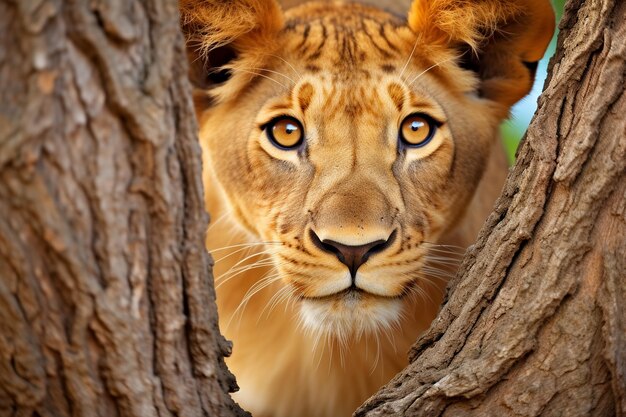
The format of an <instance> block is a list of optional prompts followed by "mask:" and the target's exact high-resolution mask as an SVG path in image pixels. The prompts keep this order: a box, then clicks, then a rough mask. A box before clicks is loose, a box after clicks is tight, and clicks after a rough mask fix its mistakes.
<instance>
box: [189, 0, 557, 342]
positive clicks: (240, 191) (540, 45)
mask: <svg viewBox="0 0 626 417" xmlns="http://www.w3.org/2000/svg"><path fill="white" fill-rule="evenodd" d="M181 6H182V10H183V22H184V25H185V28H186V33H187V35H188V38H189V39H188V45H189V51H190V57H191V62H192V63H193V64H192V80H193V81H194V83H195V85H196V87H197V89H196V94H195V100H196V104H197V109H198V116H199V120H200V137H201V141H202V145H203V149H204V152H205V156H206V162H207V166H206V167H205V168H206V170H207V174H206V178H207V185H206V186H207V188H208V189H209V190H210V191H209V192H210V193H214V192H215V190H214V188H218V189H219V191H220V192H221V193H222V195H223V196H224V198H225V201H226V202H227V204H226V207H227V208H226V209H225V210H224V211H225V212H227V213H229V214H228V215H230V216H232V217H233V218H234V219H235V220H236V223H237V224H238V225H239V226H241V228H243V229H245V230H246V231H247V232H248V233H249V235H250V236H252V237H253V239H259V240H262V241H266V242H278V243H279V244H274V245H268V251H269V252H270V255H271V257H272V259H273V262H274V264H275V267H276V268H277V270H278V272H279V276H278V277H279V278H280V282H281V283H282V285H284V286H286V287H288V288H289V289H290V291H291V293H292V295H293V296H294V297H295V298H296V299H297V300H298V303H299V308H300V312H301V317H302V321H303V323H304V324H305V327H308V328H310V329H314V330H322V331H326V332H339V333H346V332H357V333H360V332H368V331H370V330H376V329H378V328H380V327H385V326H389V325H390V324H392V323H393V322H394V321H396V320H397V319H398V317H399V316H400V314H401V310H402V303H403V299H404V297H405V296H406V295H407V294H408V293H410V291H411V289H412V288H413V287H415V286H418V285H419V282H420V277H422V276H423V275H424V272H423V264H424V259H425V256H426V255H427V253H428V251H429V248H430V247H431V246H432V244H433V243H436V242H437V241H438V239H439V238H440V236H441V235H442V234H443V233H446V232H448V231H450V229H451V228H453V227H454V225H455V223H456V222H457V221H458V220H459V219H460V218H461V217H462V216H463V214H464V211H465V208H466V207H467V205H468V204H469V201H470V199H471V198H472V196H473V193H474V191H475V189H476V186H477V184H478V182H479V180H480V178H481V176H482V174H483V171H484V167H485V164H486V160H487V157H488V155H489V152H490V149H491V147H492V145H493V143H494V141H495V140H496V138H497V137H498V134H497V132H498V127H499V124H500V122H501V121H502V119H503V118H505V117H506V116H507V115H508V112H509V108H510V106H511V105H512V104H513V103H515V102H516V101H517V100H519V99H520V98H521V97H522V96H524V95H525V94H526V93H527V92H528V91H529V89H530V88H531V85H532V81H533V77H534V68H535V67H536V63H537V61H538V60H539V59H540V58H541V56H542V55H543V52H544V50H545V47H546V45H547V42H548V41H549V39H550V37H551V35H552V30H553V15H552V11H551V9H550V6H549V3H548V2H547V1H543V0H532V1H526V2H518V1H513V0H510V1H477V2H466V1H460V0H430V1H429V0H415V1H414V2H413V4H412V7H411V9H410V11H409V13H408V18H402V17H398V16H395V15H392V14H389V13H386V12H384V11H381V10H379V9H376V8H372V7H367V6H362V5H357V4H350V3H341V2H330V3H328V2H320V3H312V4H306V5H303V6H300V7H296V8H293V9H290V10H288V11H286V12H284V13H283V11H282V10H281V9H280V7H279V5H278V4H277V3H276V2H275V1H261V0H258V1H254V0H236V1H230V2H198V1H194V0H183V1H181Z"/></svg>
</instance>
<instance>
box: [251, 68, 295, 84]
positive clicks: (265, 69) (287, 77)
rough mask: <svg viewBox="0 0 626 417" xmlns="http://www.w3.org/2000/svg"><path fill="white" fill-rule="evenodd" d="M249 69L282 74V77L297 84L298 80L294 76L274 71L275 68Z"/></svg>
mask: <svg viewBox="0 0 626 417" xmlns="http://www.w3.org/2000/svg"><path fill="white" fill-rule="evenodd" d="M249 69H250V70H253V71H267V72H269V73H272V74H277V75H280V76H281V77H285V78H286V79H288V80H289V81H291V82H292V83H294V84H296V82H295V81H294V80H293V78H291V77H289V76H287V75H285V74H283V73H282V72H280V71H274V70H271V69H268V68H249Z"/></svg>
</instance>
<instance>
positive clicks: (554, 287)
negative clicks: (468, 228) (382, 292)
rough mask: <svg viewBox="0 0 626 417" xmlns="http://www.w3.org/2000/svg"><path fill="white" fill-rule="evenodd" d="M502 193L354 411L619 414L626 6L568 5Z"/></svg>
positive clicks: (623, 403) (623, 401)
mask: <svg viewBox="0 0 626 417" xmlns="http://www.w3.org/2000/svg"><path fill="white" fill-rule="evenodd" d="M550 73H551V76H549V79H548V81H547V82H546V88H545V92H544V93H543V95H542V96H541V98H540V101H539V109H538V111H537V113H536V115H535V118H534V120H533V121H532V123H531V126H530V128H529V130H528V133H527V135H526V139H525V141H524V143H523V145H522V147H521V149H520V151H519V152H518V162H517V163H516V165H515V167H514V168H513V169H512V171H511V172H510V175H509V178H508V180H507V183H506V186H505V189H504V192H503V195H502V196H501V198H500V199H499V200H498V202H497V203H496V208H495V211H494V213H493V214H492V215H491V216H490V218H489V219H488V221H487V223H486V225H485V227H484V228H483V231H482V232H481V235H480V237H479V239H478V242H477V243H476V244H475V245H474V246H473V248H472V249H470V251H469V252H468V254H467V255H466V258H465V260H464V262H463V265H462V267H461V270H460V271H459V274H458V275H457V278H456V279H455V281H454V282H453V283H451V285H450V288H451V292H450V293H449V294H448V298H447V300H446V302H445V303H444V305H443V306H442V311H441V312H440V314H439V316H438V318H437V319H436V320H435V322H434V323H433V326H432V327H431V329H430V330H429V331H428V332H427V333H426V334H424V335H423V336H422V337H421V338H420V339H419V340H418V342H417V343H416V345H415V346H414V347H413V349H412V351H411V353H410V358H411V363H410V365H409V366H408V367H407V368H406V369H405V370H404V371H403V372H402V373H400V374H398V376H397V377H396V378H394V379H393V380H392V381H391V382H390V383H389V384H388V385H387V386H385V387H383V388H382V389H381V390H380V392H379V393H377V394H376V395H375V396H373V397H372V398H371V399H370V400H368V401H367V402H366V403H365V404H364V405H363V406H362V407H361V408H360V409H359V410H358V411H357V412H356V415H357V416H368V417H370V416H392V415H393V416H400V415H407V416H568V417H575V416H603V417H606V416H614V415H617V416H626V276H625V274H626V272H625V271H626V255H625V254H626V220H625V216H626V181H625V179H626V178H625V169H624V167H625V164H626V117H625V116H624V114H626V93H625V92H624V89H625V77H626V2H624V1H622V0H571V1H570V2H569V3H568V5H567V7H566V11H565V15H564V18H563V20H562V22H561V33H560V37H559V45H558V49H557V53H556V56H555V57H554V58H553V60H552V62H551V70H550Z"/></svg>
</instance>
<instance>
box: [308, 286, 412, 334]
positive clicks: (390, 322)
mask: <svg viewBox="0 0 626 417" xmlns="http://www.w3.org/2000/svg"><path fill="white" fill-rule="evenodd" d="M402 304H403V301H402V299H401V298H398V297H380V296H376V295H372V294H369V293H365V292H363V291H358V290H357V291H354V290H347V291H342V292H341V293H338V294H335V295H332V296H327V297H323V298H304V299H302V300H301V301H300V316H301V320H302V325H303V328H304V329H305V330H306V331H308V332H310V333H312V334H313V335H314V336H326V335H328V336H331V337H332V336H334V337H337V338H339V339H347V338H353V337H356V338H358V337H361V336H363V335H367V334H372V333H378V332H381V331H386V330H388V329H390V328H391V327H393V326H394V325H396V324H398V323H399V321H400V319H401V317H402Z"/></svg>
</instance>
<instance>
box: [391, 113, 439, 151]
mask: <svg viewBox="0 0 626 417" xmlns="http://www.w3.org/2000/svg"><path fill="white" fill-rule="evenodd" d="M436 130H437V125H436V123H435V121H434V120H433V119H432V118H430V117H428V116H426V115H425V114H412V115H410V116H408V117H406V118H405V119H404V120H403V121H402V124H401V125H400V142H401V144H402V145H404V146H407V147H411V148H419V147H422V146H424V145H426V144H427V143H428V142H430V140H431V139H432V138H433V136H434V135H435V131H436Z"/></svg>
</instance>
